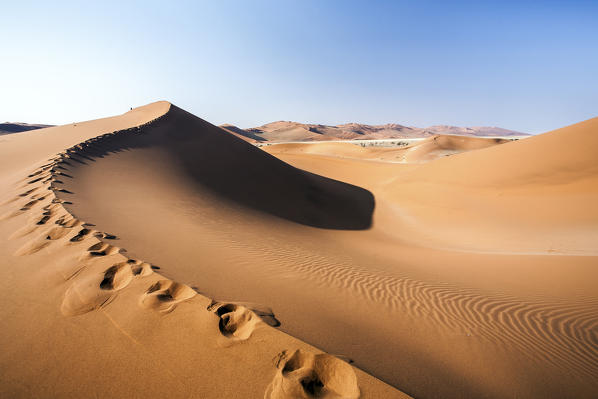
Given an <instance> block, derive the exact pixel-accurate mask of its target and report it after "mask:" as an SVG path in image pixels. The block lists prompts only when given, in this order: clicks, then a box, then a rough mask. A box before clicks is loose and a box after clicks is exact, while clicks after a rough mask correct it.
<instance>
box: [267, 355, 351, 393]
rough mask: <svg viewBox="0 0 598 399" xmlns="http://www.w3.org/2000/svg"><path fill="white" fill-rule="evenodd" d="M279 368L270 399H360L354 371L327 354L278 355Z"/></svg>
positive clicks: (271, 387)
mask: <svg viewBox="0 0 598 399" xmlns="http://www.w3.org/2000/svg"><path fill="white" fill-rule="evenodd" d="M276 367H277V371H276V376H275V377H274V380H273V381H272V383H271V384H270V385H269V386H268V388H267V389H266V394H265V398H266V399H283V398H284V399H287V398H305V399H310V398H331V399H332V398H338V399H340V398H343V399H356V398H359V395H360V393H359V387H358V385H357V377H356V376H355V371H353V367H351V366H350V365H348V364H347V363H345V362H343V361H342V360H340V359H337V358H336V357H334V356H331V355H328V354H326V353H322V354H317V355H316V354H313V353H309V352H305V351H302V350H296V351H294V352H287V351H284V352H282V353H281V354H280V355H278V357H277V364H276Z"/></svg>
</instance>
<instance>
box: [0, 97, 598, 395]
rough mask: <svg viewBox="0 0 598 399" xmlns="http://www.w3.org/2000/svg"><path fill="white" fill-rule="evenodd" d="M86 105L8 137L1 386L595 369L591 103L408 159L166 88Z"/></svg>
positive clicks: (567, 382) (559, 385)
mask: <svg viewBox="0 0 598 399" xmlns="http://www.w3.org/2000/svg"><path fill="white" fill-rule="evenodd" d="M78 125H80V126H81V125H82V127H83V128H82V129H80V130H81V132H78V133H76V134H75V133H74V132H72V130H74V129H73V127H72V126H70V125H69V126H63V127H56V128H51V129H44V130H45V132H44V131H39V132H38V131H34V132H31V133H26V135H27V136H25V134H21V135H16V136H21V137H23V138H20V137H14V138H11V140H13V142H9V143H8V144H9V147H6V148H5V149H2V151H3V154H6V155H7V156H9V155H10V157H9V158H4V159H3V160H2V161H0V163H1V165H0V166H2V167H3V168H4V169H2V170H3V174H2V184H4V187H6V198H4V201H5V202H4V204H3V205H2V212H4V216H3V220H2V221H0V231H1V232H2V234H3V236H2V241H1V242H0V245H1V248H2V252H1V253H2V261H3V264H4V267H3V268H2V272H1V273H2V278H1V279H0V281H1V283H0V284H1V286H0V288H2V292H3V295H4V303H5V305H4V307H3V308H2V310H0V312H1V313H0V315H1V316H2V317H3V320H6V321H7V322H6V327H5V329H4V330H2V331H0V342H1V344H2V347H3V348H8V350H7V351H5V352H4V353H3V354H2V355H0V369H1V370H2V384H0V392H1V393H2V396H7V397H14V396H24V397H29V396H39V395H41V394H43V395H49V396H59V397H82V396H92V395H97V396H104V397H106V396H109V397H141V396H144V397H145V396H149V397H157V396H165V395H167V396H174V397H190V396H197V397H239V398H250V397H260V398H261V397H263V398H287V397H288V398H291V397H292V398H296V397H304V398H309V397H329V398H357V397H372V398H381V397H384V398H386V397H407V396H406V395H405V394H403V393H402V392H407V393H409V394H410V395H412V396H414V397H455V398H458V397H462V398H470V397H480V398H482V397H488V398H502V397H530V398H534V397H538V398H545V397H576V398H591V397H593V396H594V394H595V392H597V391H598V373H597V372H596V370H598V294H597V293H596V289H595V281H596V277H598V272H597V269H596V266H597V258H596V254H595V250H596V247H595V242H598V241H596V240H595V238H596V231H597V230H598V229H597V227H598V214H597V210H596V207H595V205H593V204H595V203H598V192H597V191H596V187H598V184H597V183H598V182H597V181H596V176H597V174H596V171H597V168H598V166H597V164H596V159H595V158H593V156H592V150H591V148H595V147H592V146H593V145H595V144H597V143H595V141H596V138H595V137H598V136H596V135H595V134H594V135H592V134H591V133H592V132H595V131H596V130H598V120H590V121H587V122H584V123H582V124H578V125H574V126H571V127H568V128H564V129H561V130H560V131H555V132H551V133H547V134H545V135H541V136H539V137H534V138H529V139H525V140H522V141H518V142H512V143H498V142H491V141H492V139H471V138H467V140H465V139H462V138H452V137H443V136H437V137H438V138H431V139H427V140H426V141H425V142H424V143H423V145H420V146H419V148H417V147H416V146H414V147H413V149H412V150H411V152H410V154H411V155H410V156H412V158H409V157H403V159H402V160H401V163H395V162H396V157H397V156H399V155H398V154H405V151H406V150H408V149H394V148H390V149H380V148H376V149H369V148H361V147H358V146H354V145H352V144H346V145H345V144H338V143H321V144H306V145H291V144H288V145H287V144H280V145H273V146H270V147H265V150H266V151H267V152H266V151H263V150H261V149H258V148H256V147H254V146H253V145H251V144H249V143H246V142H244V141H242V140H240V139H238V138H236V137H234V136H232V135H230V134H229V133H227V132H224V131H223V130H221V129H219V128H217V127H215V126H212V125H211V124H209V123H207V122H205V121H203V120H201V119H199V118H197V117H195V116H193V115H191V114H189V113H187V112H185V111H183V110H181V109H179V108H177V107H175V106H171V105H170V104H168V103H156V104H152V105H149V106H146V107H141V108H139V109H136V110H133V111H132V112H129V113H126V114H124V115H123V116H120V117H115V118H109V119H106V120H99V121H92V122H85V123H83V124H78ZM77 127H79V126H77ZM52 132H55V133H52ZM42 133H44V134H42ZM29 135H31V136H29ZM439 140H440V142H439ZM455 140H457V141H455ZM478 140H482V141H478ZM571 140H573V141H575V143H574V144H572V145H571V146H569V147H566V146H567V144H568V143H570V141H571ZM495 144H500V145H495ZM309 146H313V147H309ZM347 146H351V147H347ZM484 147H487V148H484ZM31 148H34V150H31V151H29V152H26V151H25V149H31ZM563 148H569V149H570V152H565V153H563ZM19 151H22V152H24V153H25V154H20V153H19ZM464 151H469V152H467V153H463V154H456V153H458V152H464ZM535 151H539V152H541V153H542V154H543V156H542V157H541V158H542V159H541V160H538V161H532V160H530V158H531V157H532V154H533V153H535ZM268 153H269V154H268ZM51 154H58V155H57V156H51ZM564 154H566V155H564ZM446 155H450V156H448V157H447V156H446ZM401 156H402V155H401ZM36 157H37V158H36ZM49 157H51V159H50V160H49V161H45V162H41V161H42V160H43V159H48V158H49ZM520 157H525V158H524V159H525V160H524V161H520V159H519V158H520ZM21 158H23V159H21ZM515 161H517V162H518V163H517V164H516V165H515V164H514V162H515ZM424 162H425V163H424ZM503 169H504V170H503ZM565 205H567V206H568V207H569V208H568V209H563V210H562V211H561V212H562V213H560V214H558V212H557V211H559V209H558V208H555V207H556V206H558V207H564V206H565ZM522 238H524V240H522ZM557 243H558V245H555V244H557ZM224 299H226V300H224ZM311 345H314V346H311ZM316 347H317V348H320V350H319V349H316ZM322 350H323V351H325V353H323V352H322ZM48 369H50V370H52V371H51V372H49V373H48V372H47V371H46V370H48ZM361 370H365V371H366V372H367V373H369V374H366V373H365V372H363V371H361ZM64 376H67V377H66V378H65V377H64ZM132 376H133V377H134V378H132ZM376 377H377V378H379V379H381V380H382V381H384V382H386V383H388V384H390V385H392V386H394V387H395V388H396V389H395V388H391V386H389V385H387V384H385V383H384V382H382V381H380V380H378V379H376ZM31 381H35V385H33V384H31ZM401 391H402V392H401Z"/></svg>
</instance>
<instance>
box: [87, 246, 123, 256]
mask: <svg viewBox="0 0 598 399" xmlns="http://www.w3.org/2000/svg"><path fill="white" fill-rule="evenodd" d="M121 251H122V250H121V248H118V247H114V246H112V245H110V244H106V243H104V242H98V243H97V244H93V245H92V246H91V247H89V248H87V254H85V255H83V257H84V258H90V257H96V256H107V255H114V254H117V253H120V252H121Z"/></svg>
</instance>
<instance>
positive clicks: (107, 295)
mask: <svg viewBox="0 0 598 399" xmlns="http://www.w3.org/2000/svg"><path fill="white" fill-rule="evenodd" d="M132 278H133V272H132V271H131V268H130V266H129V265H128V264H127V263H126V262H121V263H117V264H115V265H112V266H110V267H109V268H108V269H106V270H105V271H104V272H103V273H100V274H90V275H87V276H82V277H80V278H77V280H76V281H75V282H74V283H73V284H72V285H71V286H70V287H69V288H68V289H67V291H66V292H65V294H64V299H63V301H62V305H61V307H60V310H61V311H62V314H64V315H65V316H77V315H81V314H84V313H87V312H91V311H92V310H95V309H99V308H101V307H103V306H106V305H107V304H108V303H110V302H111V301H112V300H113V299H114V297H115V296H116V293H117V292H118V291H119V290H122V289H123V288H125V287H126V286H127V285H129V283H130V282H131V280H132Z"/></svg>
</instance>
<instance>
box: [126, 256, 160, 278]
mask: <svg viewBox="0 0 598 399" xmlns="http://www.w3.org/2000/svg"><path fill="white" fill-rule="evenodd" d="M127 263H128V264H130V265H131V270H132V271H133V274H134V275H135V276H141V277H145V276H149V275H150V274H153V273H154V269H153V267H152V265H151V264H149V263H147V262H142V261H140V260H135V259H129V260H128V261H127Z"/></svg>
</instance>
